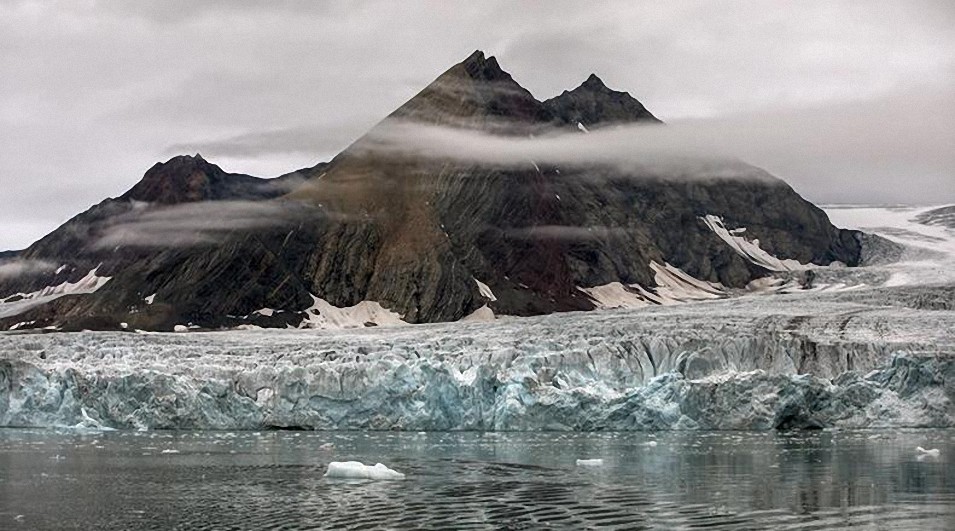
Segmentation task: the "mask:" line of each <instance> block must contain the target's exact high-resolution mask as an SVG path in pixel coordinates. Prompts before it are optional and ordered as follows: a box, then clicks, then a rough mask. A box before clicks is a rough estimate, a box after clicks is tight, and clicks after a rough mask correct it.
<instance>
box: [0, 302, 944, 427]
mask: <svg viewBox="0 0 955 531" xmlns="http://www.w3.org/2000/svg"><path fill="white" fill-rule="evenodd" d="M951 330H955V314H953V312H950V311H934V310H918V309H910V308H899V307H882V306H878V305H872V304H866V305H862V304H859V303H857V302H854V301H853V299H852V298H851V297H848V296H847V294H841V295H839V296H838V297H836V296H831V297H824V296H821V295H817V296H814V297H805V296H795V295H794V296H786V295H781V296H777V297H772V298H765V297H763V298H757V297H752V298H741V299H730V300H722V301H714V302H707V303H699V304H694V305H687V306H675V307H659V308H648V309H645V310H641V311H639V312H633V311H607V312H596V313H595V312H589V313H582V314H563V315H552V316H542V317H537V318H528V319H501V320H497V321H494V322H491V323H473V324H464V323H455V324H449V325H423V326H414V327H400V328H391V329H382V328H371V329H363V330H352V331H340V332H327V331H309V330H289V331H275V330H270V331H254V330H253V331H233V332H218V333H190V334H135V333H92V332H86V333H75V334H48V335H26V334H25V335H0V425H4V426H76V425H80V426H84V427H91V426H97V425H98V426H104V427H114V428H149V429H261V428H265V427H280V428H293V427H301V428H316V429H402V430H454V429H472V430H561V429H576V430H644V429H772V428H781V427H818V426H852V427H863V426H955V410H953V398H955V355H953V353H955V334H953V333H952V332H950V331H951Z"/></svg>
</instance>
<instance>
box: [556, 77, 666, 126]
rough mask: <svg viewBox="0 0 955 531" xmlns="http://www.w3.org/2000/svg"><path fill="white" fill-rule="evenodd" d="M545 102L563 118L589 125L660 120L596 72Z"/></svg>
mask: <svg viewBox="0 0 955 531" xmlns="http://www.w3.org/2000/svg"><path fill="white" fill-rule="evenodd" d="M544 106H545V107H546V108H547V109H548V110H549V111H550V112H551V113H552V114H553V115H554V116H556V117H558V119H560V120H561V121H562V122H564V123H566V124H570V125H574V124H577V123H581V124H583V125H584V126H586V127H591V126H594V125H599V124H603V125H608V124H612V123H630V122H651V123H659V122H660V120H658V119H657V118H656V117H655V116H653V114H651V113H650V111H648V110H647V109H646V107H644V106H643V104H642V103H640V102H639V101H637V100H636V98H634V97H633V96H631V95H630V94H628V93H626V92H621V91H618V90H613V89H611V88H609V87H607V85H606V84H604V82H603V80H602V79H600V78H599V77H597V74H590V76H588V77H587V79H586V80H585V81H584V82H583V83H581V84H580V86H579V87H577V88H575V89H574V90H570V91H567V90H565V91H564V92H563V93H561V95H560V96H557V97H555V98H551V99H549V100H547V101H545V102H544Z"/></svg>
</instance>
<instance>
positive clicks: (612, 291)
mask: <svg viewBox="0 0 955 531" xmlns="http://www.w3.org/2000/svg"><path fill="white" fill-rule="evenodd" d="M650 269H651V270H653V272H654V282H655V283H656V287H655V288H653V289H647V288H644V287H643V286H641V285H640V284H629V285H624V284H622V283H620V282H610V283H609V284H603V285H600V286H594V287H590V288H577V289H579V290H580V291H582V292H584V293H586V294H587V296H588V297H590V298H591V300H593V301H594V303H595V304H596V305H597V307H598V308H600V309H612V308H641V307H643V306H648V305H651V304H658V305H667V304H678V303H682V302H691V301H700V300H708V299H720V298H723V297H725V296H726V293H725V289H726V288H725V287H724V286H723V285H721V284H718V283H712V282H706V281H703V280H699V279H697V278H694V277H692V276H690V275H689V274H687V273H686V272H685V271H683V270H682V269H680V268H678V267H675V266H673V265H671V264H669V263H665V264H662V265H661V264H659V263H657V262H655V261H651V262H650Z"/></svg>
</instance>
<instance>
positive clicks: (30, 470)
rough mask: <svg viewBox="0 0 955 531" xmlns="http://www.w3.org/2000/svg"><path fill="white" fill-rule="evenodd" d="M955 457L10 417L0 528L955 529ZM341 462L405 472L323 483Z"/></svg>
mask: <svg viewBox="0 0 955 531" xmlns="http://www.w3.org/2000/svg"><path fill="white" fill-rule="evenodd" d="M654 443H656V444H655V446H654V445H653V444H654ZM916 446H923V447H926V448H939V449H940V450H941V455H940V457H939V458H925V459H922V460H920V459H919V458H918V453H917V452H916V450H915V447H916ZM953 456H955V431H945V430H938V431H935V430H932V431H926V430H920V431H889V432H881V431H879V432H877V431H851V432H847V431H838V432H799V433H790V434H786V433H736V432H720V433H673V432H668V433H658V434H643V433H597V434H561V433H552V434H538V433H509V434H478V433H427V434H424V433H421V434H415V433H356V432H261V433H249V432H244V433H243V432H239V433H234V432H179V433H172V432H108V433H85V434H81V433H72V432H71V433H63V432H52V431H40V430H0V529H324V528H350V529H380V528H420V527H423V528H433V529H463V528H475V529H483V528H503V529H540V528H548V527H553V528H575V529H583V528H603V527H607V528H613V527H619V528H622V529H635V528H668V529H679V528H686V529H690V528H708V529H724V528H726V529H730V528H731V529H739V528H742V529H764V528H765V529H786V528H793V529H833V528H841V527H852V528H854V529H859V528H863V529H864V528H872V529H898V528H909V529H955V466H953ZM579 458H602V459H603V460H604V466H602V467H598V468H584V467H577V466H576V465H575V460H576V459H579ZM333 460H334V461H341V460H358V461H363V462H366V463H368V464H374V463H375V462H379V461H380V462H382V463H385V464H387V465H389V466H390V467H392V468H394V469H397V470H399V471H401V472H404V473H405V474H407V479H406V480H405V481H392V482H383V481H379V482H374V481H358V480H330V479H324V478H323V477H322V474H323V473H324V469H325V465H326V464H327V463H328V462H329V461H333Z"/></svg>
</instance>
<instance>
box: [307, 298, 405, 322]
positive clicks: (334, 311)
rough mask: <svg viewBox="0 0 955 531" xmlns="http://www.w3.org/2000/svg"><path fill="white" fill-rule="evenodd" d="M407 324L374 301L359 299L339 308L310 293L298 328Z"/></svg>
mask: <svg viewBox="0 0 955 531" xmlns="http://www.w3.org/2000/svg"><path fill="white" fill-rule="evenodd" d="M403 324H407V323H405V322H404V321H402V320H401V316H400V315H398V314H397V313H395V312H393V311H391V310H388V309H386V308H384V307H382V305H381V304H379V303H377V302H374V301H361V302H359V303H358V304H356V305H354V306H346V307H344V308H339V307H337V306H334V305H332V304H331V303H329V302H328V301H326V300H325V299H322V298H319V297H316V296H315V295H312V306H311V307H310V308H308V309H307V310H305V319H304V320H303V321H302V323H301V324H300V325H299V327H300V328H322V329H337V328H362V327H366V326H398V325H403Z"/></svg>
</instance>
